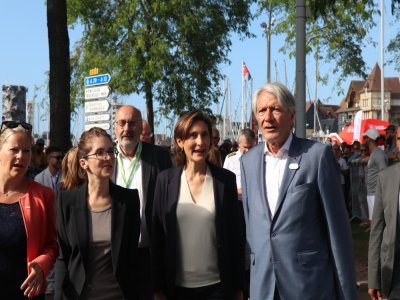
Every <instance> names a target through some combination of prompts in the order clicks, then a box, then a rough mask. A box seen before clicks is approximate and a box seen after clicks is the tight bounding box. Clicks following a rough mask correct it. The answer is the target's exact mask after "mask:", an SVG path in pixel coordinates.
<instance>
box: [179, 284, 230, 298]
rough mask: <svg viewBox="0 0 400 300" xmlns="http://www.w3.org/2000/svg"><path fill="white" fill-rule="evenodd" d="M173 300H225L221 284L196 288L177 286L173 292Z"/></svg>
mask: <svg viewBox="0 0 400 300" xmlns="http://www.w3.org/2000/svg"><path fill="white" fill-rule="evenodd" d="M174 294H175V296H174V300H189V299H190V300H225V299H226V297H225V291H224V288H223V286H222V283H217V284H212V285H207V286H202V287H198V288H184V287H180V286H177V287H175V291H174Z"/></svg>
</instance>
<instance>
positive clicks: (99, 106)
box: [85, 99, 110, 113]
mask: <svg viewBox="0 0 400 300" xmlns="http://www.w3.org/2000/svg"><path fill="white" fill-rule="evenodd" d="M109 108H110V103H108V100H107V99H104V100H95V101H86V102H85V113H98V112H105V111H108V109H109Z"/></svg>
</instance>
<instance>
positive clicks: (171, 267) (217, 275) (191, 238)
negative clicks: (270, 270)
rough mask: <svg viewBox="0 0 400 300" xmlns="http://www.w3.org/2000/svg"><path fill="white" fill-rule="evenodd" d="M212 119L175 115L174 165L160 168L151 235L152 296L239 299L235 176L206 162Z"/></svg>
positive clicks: (239, 235) (241, 266) (241, 242)
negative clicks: (174, 166)
mask: <svg viewBox="0 0 400 300" xmlns="http://www.w3.org/2000/svg"><path fill="white" fill-rule="evenodd" d="M211 137H212V129H211V121H210V119H209V118H208V117H207V116H206V115H204V113H202V112H200V111H193V112H189V113H187V114H185V115H184V116H182V117H181V118H179V120H178V122H177V124H176V126H175V130H174V140H175V143H176V144H177V147H176V153H175V155H176V164H177V167H176V168H171V169H168V170H165V171H163V172H161V173H160V174H159V176H158V178H157V184H156V191H155V194H154V210H153V232H152V236H151V254H152V268H153V271H152V275H153V283H154V291H155V295H154V296H155V297H154V299H155V300H161V299H174V300H188V299H190V300H200V299H201V300H211V299H213V300H227V299H229V300H236V299H237V300H239V299H242V290H243V276H244V259H243V258H244V236H243V232H242V231H241V225H240V218H239V210H238V201H237V193H236V179H235V175H234V174H233V173H232V172H230V171H228V170H225V169H223V168H219V167H216V166H214V165H213V164H211V163H209V162H208V154H209V150H210V148H211V145H212V144H211Z"/></svg>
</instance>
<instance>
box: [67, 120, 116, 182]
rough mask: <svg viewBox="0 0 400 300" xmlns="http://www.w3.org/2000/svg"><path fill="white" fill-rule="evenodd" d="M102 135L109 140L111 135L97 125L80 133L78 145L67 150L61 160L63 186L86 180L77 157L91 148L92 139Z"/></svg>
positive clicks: (85, 153) (79, 157)
mask: <svg viewBox="0 0 400 300" xmlns="http://www.w3.org/2000/svg"><path fill="white" fill-rule="evenodd" d="M101 136H104V137H106V138H108V139H109V140H110V141H111V142H113V141H112V139H111V136H110V135H109V134H108V133H107V131H105V130H104V129H101V128H99V127H92V128H90V129H89V130H86V131H84V132H83V133H82V135H81V138H80V139H79V143H78V146H76V147H74V148H72V149H71V150H70V151H68V153H67V155H66V156H65V158H64V159H63V162H62V171H63V178H64V179H63V187H64V188H66V189H72V188H75V187H77V186H79V185H81V184H82V183H83V182H85V181H87V174H86V172H85V170H83V169H82V168H81V166H80V164H79V159H81V158H84V157H85V156H86V155H88V154H89V152H90V150H91V149H92V139H93V138H95V137H101Z"/></svg>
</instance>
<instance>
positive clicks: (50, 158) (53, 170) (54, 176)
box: [34, 146, 64, 295]
mask: <svg viewBox="0 0 400 300" xmlns="http://www.w3.org/2000/svg"><path fill="white" fill-rule="evenodd" d="M45 153H46V161H47V168H46V169H44V170H43V171H42V172H40V173H39V174H37V175H36V176H35V179H34V180H35V181H36V182H39V183H40V184H42V185H44V186H47V187H49V188H51V189H52V190H53V192H54V195H55V198H56V199H57V191H58V188H57V185H58V182H59V180H60V178H61V160H62V159H63V157H64V155H63V153H62V151H61V149H60V148H58V147H55V146H49V147H47V148H46V150H45ZM46 281H47V288H46V294H50V295H53V294H54V270H51V272H50V274H49V276H48V277H47V278H46Z"/></svg>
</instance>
